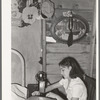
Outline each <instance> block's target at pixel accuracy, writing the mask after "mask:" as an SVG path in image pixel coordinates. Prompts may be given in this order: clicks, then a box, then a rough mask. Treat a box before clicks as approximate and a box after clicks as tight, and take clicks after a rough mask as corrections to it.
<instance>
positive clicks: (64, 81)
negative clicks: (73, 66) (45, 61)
mask: <svg viewBox="0 0 100 100" xmlns="http://www.w3.org/2000/svg"><path fill="white" fill-rule="evenodd" d="M59 83H60V85H63V87H64V88H65V89H67V88H68V79H61V80H60V81H59Z"/></svg>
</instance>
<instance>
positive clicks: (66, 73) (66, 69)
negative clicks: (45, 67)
mask: <svg viewBox="0 0 100 100" xmlns="http://www.w3.org/2000/svg"><path fill="white" fill-rule="evenodd" d="M71 68H72V67H71V66H69V67H67V66H65V67H62V66H60V69H61V75H62V76H63V77H64V78H65V79H66V78H70V76H69V73H70V71H71Z"/></svg>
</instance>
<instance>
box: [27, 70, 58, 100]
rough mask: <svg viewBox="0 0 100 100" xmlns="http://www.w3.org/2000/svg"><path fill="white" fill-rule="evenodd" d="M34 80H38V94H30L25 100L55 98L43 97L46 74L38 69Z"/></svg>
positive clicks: (51, 99)
mask: <svg viewBox="0 0 100 100" xmlns="http://www.w3.org/2000/svg"><path fill="white" fill-rule="evenodd" d="M35 77H36V80H37V81H38V89H39V92H40V95H39V96H31V97H29V98H28V99H27V100H57V99H55V98H50V97H45V94H46V93H45V88H46V85H47V74H46V73H45V72H43V71H39V72H38V73H37V74H36V76H35Z"/></svg>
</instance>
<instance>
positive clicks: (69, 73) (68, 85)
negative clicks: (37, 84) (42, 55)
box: [33, 57, 87, 100]
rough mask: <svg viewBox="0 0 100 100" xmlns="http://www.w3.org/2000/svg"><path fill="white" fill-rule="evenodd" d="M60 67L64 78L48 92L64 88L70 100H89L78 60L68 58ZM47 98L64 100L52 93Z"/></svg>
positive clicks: (50, 87)
mask: <svg viewBox="0 0 100 100" xmlns="http://www.w3.org/2000/svg"><path fill="white" fill-rule="evenodd" d="M59 66H60V70H61V75H62V77H63V78H62V79H61V80H60V81H59V82H57V83H54V84H52V85H50V86H48V87H47V88H46V92H48V91H51V90H53V89H55V88H59V87H61V86H63V87H64V89H65V92H66V97H67V98H68V100H87V89H86V86H85V84H84V82H83V81H82V77H83V75H84V72H83V71H82V69H81V68H80V65H79V64H78V62H77V61H76V59H74V58H73V57H66V58H64V59H63V60H62V61H61V62H60V63H59ZM33 94H34V93H33ZM46 96H47V97H52V98H56V99H57V100H63V99H62V98H61V97H60V96H59V95H57V94H54V93H51V92H49V93H47V94H46Z"/></svg>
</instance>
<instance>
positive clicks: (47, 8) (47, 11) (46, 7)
mask: <svg viewBox="0 0 100 100" xmlns="http://www.w3.org/2000/svg"><path fill="white" fill-rule="evenodd" d="M41 10H42V12H41V13H42V17H43V18H50V17H52V15H53V14H54V4H53V2H51V1H49V0H47V1H44V2H43V3H42V7H41ZM44 16H45V17H44Z"/></svg>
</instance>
